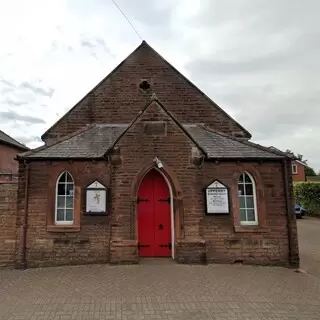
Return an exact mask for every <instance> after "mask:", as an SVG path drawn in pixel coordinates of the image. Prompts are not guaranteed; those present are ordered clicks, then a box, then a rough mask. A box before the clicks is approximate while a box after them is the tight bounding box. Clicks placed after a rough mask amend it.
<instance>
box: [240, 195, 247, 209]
mask: <svg viewBox="0 0 320 320" xmlns="http://www.w3.org/2000/svg"><path fill="white" fill-rule="evenodd" d="M239 205H240V208H245V207H246V206H245V201H244V196H240V197H239Z"/></svg>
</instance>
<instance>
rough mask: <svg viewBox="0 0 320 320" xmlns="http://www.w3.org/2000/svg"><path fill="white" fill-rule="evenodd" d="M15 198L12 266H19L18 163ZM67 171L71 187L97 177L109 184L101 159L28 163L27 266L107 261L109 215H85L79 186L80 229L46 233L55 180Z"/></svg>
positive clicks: (20, 203) (21, 187)
mask: <svg viewBox="0 0 320 320" xmlns="http://www.w3.org/2000/svg"><path fill="white" fill-rule="evenodd" d="M20 166H21V170H20V177H19V183H20V185H19V201H18V221H17V232H18V236H17V237H18V238H17V239H18V243H19V244H18V248H17V261H16V266H17V267H21V266H22V256H23V255H22V252H23V240H22V239H23V228H22V226H23V222H24V192H23V190H24V183H25V180H24V175H25V169H24V165H23V164H20ZM53 169H54V171H55V172H56V171H59V172H62V171H64V170H68V171H69V172H70V173H71V174H72V176H73V178H74V183H75V186H76V187H78V186H81V187H83V188H84V187H85V186H87V185H89V184H90V183H92V182H93V180H92V179H99V181H101V183H104V184H105V185H106V186H109V183H110V181H109V169H108V166H107V165H106V163H105V162H74V163H69V162H67V161H66V162H55V163H50V162H49V161H48V162H32V163H30V164H29V186H28V195H29V196H28V199H29V201H28V232H27V260H28V267H33V266H54V265H67V264H70V265H71V264H86V263H105V262H107V261H108V260H109V235H110V232H109V228H110V225H109V217H108V216H85V215H83V212H84V210H85V202H84V190H83V189H81V230H80V232H77V233H67V232H66V233H61V232H47V230H46V229H47V217H48V214H51V215H54V208H55V196H54V195H55V183H56V179H57V178H58V176H59V174H57V175H56V176H53V175H52V173H51V172H52V170H53Z"/></svg>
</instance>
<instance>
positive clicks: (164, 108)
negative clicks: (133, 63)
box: [106, 97, 206, 154]
mask: <svg viewBox="0 0 320 320" xmlns="http://www.w3.org/2000/svg"><path fill="white" fill-rule="evenodd" d="M152 103H157V104H158V105H159V106H160V108H162V109H163V110H164V111H165V113H166V114H167V115H168V116H169V117H170V118H171V120H172V121H173V122H174V123H175V124H176V125H177V126H178V127H179V128H180V129H181V130H182V131H183V132H184V133H185V134H186V136H187V137H188V138H189V139H190V140H191V141H192V142H193V143H194V144H195V145H196V146H197V147H198V148H199V150H201V151H202V153H203V154H206V152H205V151H204V149H203V148H202V146H201V145H200V144H198V142H197V141H196V140H195V139H194V138H193V137H192V135H191V134H190V133H189V132H188V131H187V130H186V129H185V127H184V126H183V125H182V124H181V123H180V122H179V121H178V120H177V119H176V118H175V116H174V115H173V114H172V113H171V112H170V111H169V110H168V109H167V108H166V107H165V106H164V105H163V104H162V103H161V102H160V101H159V100H157V98H155V97H152V99H151V101H150V102H148V103H147V104H146V105H145V107H144V108H143V109H142V110H141V111H140V112H139V113H138V114H137V115H136V117H135V118H134V119H133V121H132V122H131V123H130V125H129V126H128V127H127V128H126V129H125V130H124V131H123V132H122V133H121V134H120V135H119V136H118V138H117V139H116V140H115V141H114V142H113V144H112V145H111V146H110V148H109V149H108V150H107V151H106V154H107V153H108V151H110V150H111V149H112V148H114V147H115V146H116V144H117V143H118V142H119V141H120V139H121V138H122V137H123V136H124V135H125V134H126V133H127V132H128V130H129V129H130V128H131V127H132V126H133V125H134V124H135V123H136V122H137V120H138V119H139V118H140V117H141V116H142V115H143V113H144V112H145V111H146V110H147V109H148V107H149V106H150V105H151V104H152Z"/></svg>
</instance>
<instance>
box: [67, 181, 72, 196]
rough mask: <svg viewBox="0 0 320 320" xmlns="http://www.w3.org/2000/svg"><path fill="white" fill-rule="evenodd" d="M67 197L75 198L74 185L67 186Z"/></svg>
mask: <svg viewBox="0 0 320 320" xmlns="http://www.w3.org/2000/svg"><path fill="white" fill-rule="evenodd" d="M67 195H68V196H73V183H68V184H67Z"/></svg>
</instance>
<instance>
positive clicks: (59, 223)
mask: <svg viewBox="0 0 320 320" xmlns="http://www.w3.org/2000/svg"><path fill="white" fill-rule="evenodd" d="M65 173H66V174H69V176H70V177H71V179H72V183H73V195H72V198H73V208H72V221H58V220H57V218H58V209H63V208H58V185H59V181H60V179H61V177H62V175H63V174H65ZM65 184H68V183H67V182H65ZM70 184H71V183H70ZM74 189H75V184H74V179H73V176H72V175H71V173H70V172H69V171H63V172H62V173H61V174H60V175H59V177H58V178H57V181H56V189H55V199H56V201H55V214H54V222H55V224H56V225H73V223H74ZM64 209H67V207H66V201H65V207H64Z"/></svg>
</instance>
